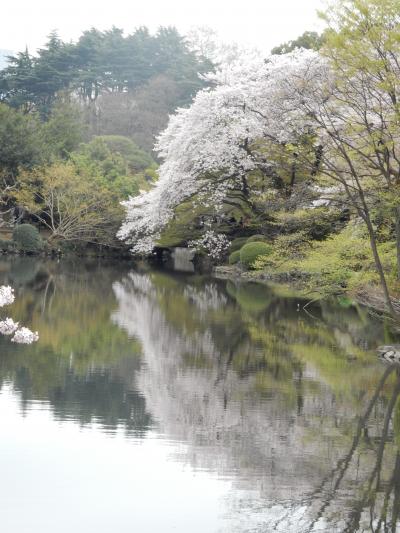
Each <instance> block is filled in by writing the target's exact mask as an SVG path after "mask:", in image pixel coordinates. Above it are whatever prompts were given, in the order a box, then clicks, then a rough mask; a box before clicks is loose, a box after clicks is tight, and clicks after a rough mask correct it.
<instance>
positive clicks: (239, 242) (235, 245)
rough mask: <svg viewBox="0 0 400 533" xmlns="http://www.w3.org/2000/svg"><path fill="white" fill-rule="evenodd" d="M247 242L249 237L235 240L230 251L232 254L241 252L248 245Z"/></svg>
mask: <svg viewBox="0 0 400 533" xmlns="http://www.w3.org/2000/svg"><path fill="white" fill-rule="evenodd" d="M246 242H247V237H238V238H237V239H233V241H232V242H231V246H230V248H229V249H230V251H231V253H232V252H236V251H237V250H240V248H241V247H242V246H243V245H244V244H246Z"/></svg>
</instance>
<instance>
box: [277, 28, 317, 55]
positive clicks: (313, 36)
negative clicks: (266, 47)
mask: <svg viewBox="0 0 400 533" xmlns="http://www.w3.org/2000/svg"><path fill="white" fill-rule="evenodd" d="M324 42H325V34H324V33H322V34H319V33H317V32H315V31H305V32H304V33H303V34H302V35H300V36H299V37H297V39H294V40H293V41H287V42H285V43H283V44H280V45H279V46H276V47H275V48H273V49H272V50H271V54H273V55H280V54H288V53H289V52H293V50H295V49H296V48H306V49H307V50H320V48H321V47H322V45H323V44H324Z"/></svg>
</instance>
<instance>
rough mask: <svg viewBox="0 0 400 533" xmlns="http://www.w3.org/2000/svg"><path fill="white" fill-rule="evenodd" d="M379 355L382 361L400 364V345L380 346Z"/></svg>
mask: <svg viewBox="0 0 400 533" xmlns="http://www.w3.org/2000/svg"><path fill="white" fill-rule="evenodd" d="M378 355H379V357H380V358H381V359H383V360H385V361H388V362H389V363H400V344H392V345H390V346H380V347H379V348H378Z"/></svg>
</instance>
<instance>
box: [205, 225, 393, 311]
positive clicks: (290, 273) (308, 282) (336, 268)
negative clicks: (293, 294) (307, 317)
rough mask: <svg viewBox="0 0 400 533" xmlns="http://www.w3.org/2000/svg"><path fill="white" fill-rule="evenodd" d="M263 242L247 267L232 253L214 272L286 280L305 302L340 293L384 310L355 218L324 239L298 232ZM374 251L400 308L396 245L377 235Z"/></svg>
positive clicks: (362, 232)
mask: <svg viewBox="0 0 400 533" xmlns="http://www.w3.org/2000/svg"><path fill="white" fill-rule="evenodd" d="M268 244H269V250H268V252H267V253H265V254H264V255H262V254H261V255H259V256H258V257H257V258H256V259H255V260H254V261H253V262H252V263H251V264H250V265H246V264H244V263H242V262H241V261H240V254H239V255H236V256H234V258H235V257H238V260H237V261H236V262H235V264H231V265H227V266H222V267H217V268H216V270H215V272H216V275H218V276H224V277H236V278H242V279H246V280H260V281H272V282H278V283H283V284H289V285H291V286H292V287H295V288H296V289H297V290H299V291H301V293H302V294H304V295H307V296H308V297H309V298H310V300H311V299H314V298H317V299H319V298H325V297H328V296H332V295H339V296H343V297H346V298H349V299H355V300H357V301H359V302H361V303H363V304H366V305H368V306H371V307H373V308H375V309H377V310H380V311H384V309H385V306H384V300H383V295H382V291H381V288H380V284H379V276H378V273H377V271H376V268H375V265H374V261H373V257H372V253H371V249H370V245H369V241H368V237H367V234H366V232H365V229H364V226H363V225H362V224H360V223H358V222H357V221H352V222H350V223H349V224H348V225H347V226H346V227H344V228H343V229H342V230H341V231H340V232H338V233H336V234H334V235H331V236H329V237H328V238H327V239H325V240H323V241H315V240H310V239H308V238H307V236H305V235H304V233H303V232H301V231H300V232H297V233H293V234H290V235H281V236H278V237H276V239H274V240H273V241H272V242H269V243H268ZM242 249H243V248H242ZM379 252H380V255H381V258H382V263H383V267H384V270H385V274H386V277H387V279H388V282H389V286H390V290H391V295H392V297H393V299H394V302H395V304H396V302H397V301H398V302H399V304H398V308H399V309H400V300H399V298H400V282H399V281H398V280H397V275H396V250H395V243H394V242H393V241H392V240H391V239H388V238H385V236H384V235H382V236H381V242H380V243H379ZM231 259H232V255H231ZM231 262H232V260H231Z"/></svg>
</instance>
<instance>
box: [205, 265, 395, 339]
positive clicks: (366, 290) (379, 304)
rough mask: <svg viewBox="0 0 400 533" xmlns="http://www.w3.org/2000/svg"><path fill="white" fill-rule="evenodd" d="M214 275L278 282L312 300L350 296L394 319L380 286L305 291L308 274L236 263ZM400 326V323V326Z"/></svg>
mask: <svg viewBox="0 0 400 533" xmlns="http://www.w3.org/2000/svg"><path fill="white" fill-rule="evenodd" d="M212 276H213V277H215V278H218V279H226V280H232V281H239V282H240V281H242V282H255V283H266V284H268V283H269V284H276V285H281V286H283V287H286V288H290V289H292V290H293V291H295V292H298V293H299V296H301V297H303V298H304V299H308V300H310V301H313V300H316V299H319V298H318V296H319V297H320V298H321V299H323V298H325V297H329V296H333V297H340V296H345V297H347V298H349V299H350V300H351V301H352V302H353V303H354V304H355V305H362V306H363V307H366V308H368V309H369V310H370V311H371V312H375V313H378V314H379V315H381V316H382V317H384V318H389V319H391V320H393V321H394V319H392V318H391V317H390V315H389V314H388V313H387V310H386V308H385V302H384V298H383V294H382V293H381V291H380V290H379V288H378V287H375V286H367V287H362V288H360V289H359V290H358V291H356V292H348V291H345V290H343V291H342V292H337V293H332V294H330V295H325V296H324V295H323V294H321V293H319V292H318V290H317V289H314V290H313V289H309V288H307V292H306V293H305V290H306V287H305V284H304V282H305V280H306V279H310V278H309V277H307V275H304V276H303V275H301V274H299V275H297V276H296V274H295V273H290V272H282V273H277V272H275V273H274V272H265V271H250V270H242V269H241V268H239V267H237V266H235V265H232V266H231V265H223V266H216V267H214V268H213V270H212ZM394 305H395V308H396V310H397V309H398V310H399V312H400V301H399V300H394ZM398 327H399V328H400V323H399V326H398Z"/></svg>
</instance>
